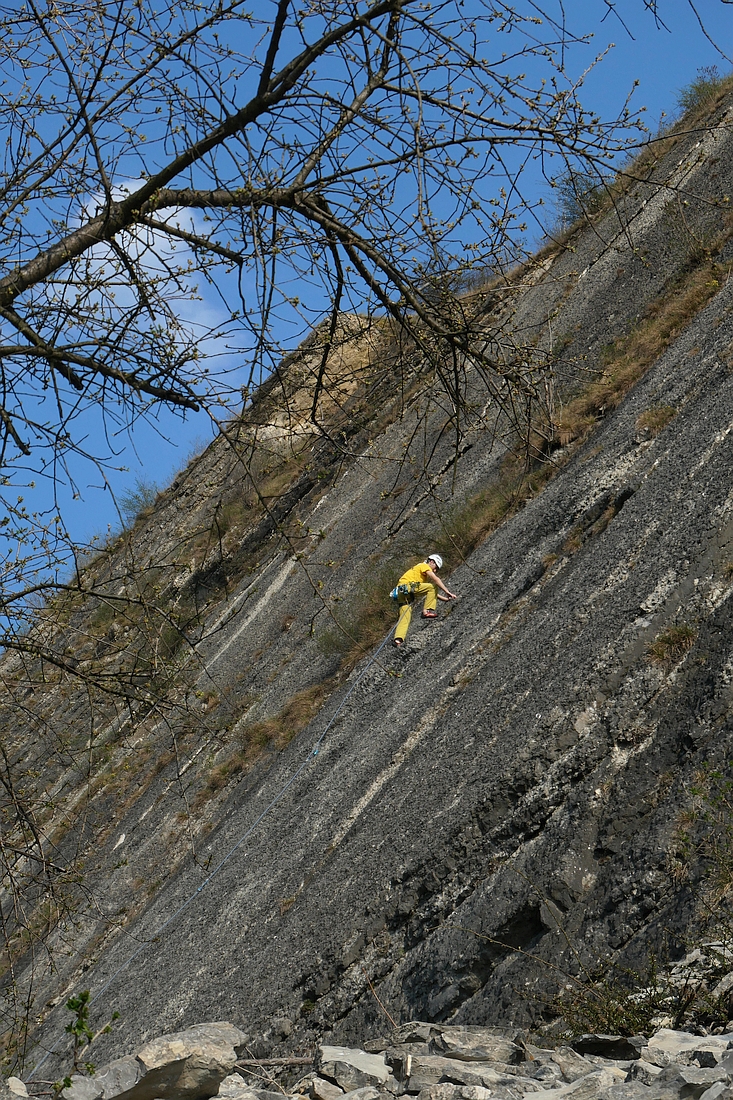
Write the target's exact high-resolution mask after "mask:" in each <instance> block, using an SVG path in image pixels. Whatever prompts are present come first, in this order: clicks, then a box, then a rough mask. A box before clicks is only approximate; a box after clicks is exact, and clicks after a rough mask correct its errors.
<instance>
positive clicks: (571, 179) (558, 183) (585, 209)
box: [551, 169, 610, 229]
mask: <svg viewBox="0 0 733 1100" xmlns="http://www.w3.org/2000/svg"><path fill="white" fill-rule="evenodd" d="M609 182H610V181H607V180H606V179H605V177H603V176H597V175H593V174H591V173H590V172H581V171H577V172H575V171H572V170H570V169H568V171H567V172H566V173H565V174H564V175H562V176H560V177H559V178H558V179H556V180H553V182H552V184H551V186H552V188H553V189H554V191H555V192H556V194H555V196H554V198H555V210H556V213H557V219H558V222H559V225H560V228H561V229H567V228H568V226H571V225H574V224H575V222H577V221H580V220H581V219H582V218H587V217H590V216H591V215H593V214H597V213H599V211H601V210H602V209H603V208H604V206H605V205H606V202H607V201H608V183H609Z"/></svg>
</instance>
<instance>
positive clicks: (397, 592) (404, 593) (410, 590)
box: [389, 581, 420, 601]
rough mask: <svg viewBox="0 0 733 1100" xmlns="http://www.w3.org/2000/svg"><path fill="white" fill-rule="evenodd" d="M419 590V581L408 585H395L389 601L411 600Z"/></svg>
mask: <svg viewBox="0 0 733 1100" xmlns="http://www.w3.org/2000/svg"><path fill="white" fill-rule="evenodd" d="M419 588H420V581H410V583H409V584H397V585H395V587H394V588H393V589H392V591H391V592H390V594H389V598H390V599H391V600H398V601H399V600H413V599H414V598H415V594H416V593H417V591H418V589H419Z"/></svg>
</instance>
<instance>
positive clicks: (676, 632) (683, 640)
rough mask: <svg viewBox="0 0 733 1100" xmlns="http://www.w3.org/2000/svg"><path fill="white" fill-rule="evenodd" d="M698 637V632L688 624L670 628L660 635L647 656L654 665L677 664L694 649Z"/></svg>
mask: <svg viewBox="0 0 733 1100" xmlns="http://www.w3.org/2000/svg"><path fill="white" fill-rule="evenodd" d="M696 637H697V631H696V630H695V629H694V628H693V627H691V626H688V624H687V623H679V624H678V625H677V626H670V627H669V629H668V630H664V631H662V633H661V634H658V635H657V637H656V638H655V639H654V641H653V642H652V643H651V645H650V646H648V647H647V654H648V656H649V658H650V660H651V661H652V662H653V663H654V664H657V665H674V664H677V662H678V661H681V660H682V658H683V657H684V655H685V654H686V653H687V651H688V650H690V649H692V646H693V645H694V642H695V638H696Z"/></svg>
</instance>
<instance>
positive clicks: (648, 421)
mask: <svg viewBox="0 0 733 1100" xmlns="http://www.w3.org/2000/svg"><path fill="white" fill-rule="evenodd" d="M676 415H677V410H676V409H675V408H673V407H672V405H657V406H655V407H654V408H651V409H646V411H645V412H643V413H642V414H641V416H640V417H639V418H638V420H637V421H636V426H637V428H639V430H640V431H643V432H648V433H649V435H650V436H652V437H654V436H656V435H659V433H660V432H661V431H662V429H663V428H666V427H667V425H668V424H669V422H670V420H673V419H674V417H675V416H676Z"/></svg>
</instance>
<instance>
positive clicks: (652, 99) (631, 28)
mask: <svg viewBox="0 0 733 1100" xmlns="http://www.w3.org/2000/svg"><path fill="white" fill-rule="evenodd" d="M551 2H552V3H554V4H555V10H556V11H557V16H558V18H560V17H561V10H562V9H564V12H565V18H566V20H567V23H568V24H569V25H570V26H571V27H574V28H575V29H577V30H582V31H583V32H592V34H593V38H592V40H591V42H590V43H589V44H588V45H583V46H576V47H574V48H573V49H572V51H571V52H569V54H568V57H567V59H566V65H567V69H568V72H569V73H570V74H571V76H578V75H579V74H580V73H582V72H583V71H584V70H585V69H586V68H587V67H588V66H589V65H590V64H591V63H592V61H593V59H594V57H595V56H596V55H597V54H599V53H601V52H602V51H604V50H605V49H606V48H607V47H608V46H609V45H610V44H611V43H613V44H614V45H613V48H612V49H610V51H609V52H608V54H607V56H606V57H605V58H604V59H603V61H602V62H601V63H600V64H599V65H598V66H597V67H596V68H595V69H593V71H592V72H591V73H590V74H589V75H588V77H587V79H586V82H585V90H584V92H583V93H582V96H581V98H582V100H583V102H584V104H585V105H586V106H587V107H590V108H592V109H594V110H595V111H597V112H598V113H600V114H601V115H603V116H615V115H616V114H618V112H619V109H620V107H621V106H622V105H623V102H624V100H625V98H626V96H627V94H628V93H629V91H630V90H631V88H632V86H633V84H634V81H637V80H638V81H639V86H638V88H637V89H636V90H635V92H634V96H633V101H632V102H633V103H634V104H635V105H636V106H637V107H641V106H642V105H643V106H645V107H646V112H645V116H644V118H645V121H646V124H647V126H648V127H649V129H650V130H651V131H653V132H654V131H656V129H657V127H658V124H659V121H660V117H661V115H662V113H663V112H666V113H667V115H668V116H669V115H670V114H673V113H674V111H675V102H676V96H677V93H678V91H679V90H680V89H681V88H682V87H683V86H684V85H686V84H688V83H689V82H690V81H691V80H693V79H694V78H695V75H696V73H697V70H698V69H699V68H700V67H702V66H710V65H717V67H718V69H719V71H720V72H721V74H726V73H728V72H729V71H730V70H731V69H733V62H732V61H729V60H728V58H727V57H726V56H724V54H725V53H727V54H728V55H729V56H730V55H732V54H733V4H727V3H724V2H723V0H696V3H695V7H696V9H697V12H698V14H699V15H700V17H701V19H702V22H703V24H704V28H705V29H704V30H703V28H702V27H701V26H700V22H699V21H698V18H697V16H696V14H695V11H694V10H693V8H692V6H691V4H690V3H689V2H688V0H659V14H660V17H661V18H662V19H663V20H664V22H665V23H666V27H667V28H668V29H665V28H664V27H661V26H658V25H657V24H656V23H655V20H654V17H653V15H652V13H651V12H650V11H648V10H645V5H644V0H618V3H617V5H616V6H617V10H618V12H619V14H620V15H621V16H622V18H623V19H624V21H625V22H626V24H627V27H628V30H627V29H625V28H624V27H623V26H622V24H621V22H620V21H619V19H618V18H616V16H615V15H614V14H612V13H611V12H610V11H609V10H608V8H607V6H606V3H605V2H604V0H564V3H563V4H562V5H561V3H560V0H551ZM470 7H471V0H467V2H466V4H465V6H464V8H463V10H464V11H469V10H470ZM604 13H605V16H606V17H605V19H604V18H603V15H604ZM629 32H630V33H629ZM705 32H707V34H708V35H709V37H706V33H705ZM531 187H532V188H534V189H535V191H536V192H537V193H540V194H543V195H544V196H545V198H546V200H547V201H549V202H551V201H552V199H551V193H550V192H549V189H548V188H547V185H546V183H545V182H544V181H543V180H541V179H540V178H539V177H538V178H537V179H536V180H534V181H532V184H531ZM196 308H197V309H200V310H201V311H202V312H205V311H207V310H216V309H217V308H218V307H217V303H216V301H215V300H214V299H213V297H210V296H209V295H207V296H206V297H205V299H204V301H203V302H202V303H201V304H200V306H197V307H196ZM101 431H102V429H101V425H100V424H99V423H97V424H94V423H93V422H92V421H91V420H90V421H89V432H90V447H92V448H93V447H94V445H95V443H96V440H95V436H98V437H100V438H101ZM211 435H212V426H211V422H210V420H209V418H208V417H207V415H206V414H205V413H200V414H190V413H189V414H187V415H186V416H185V418H183V419H181V417H180V416H179V415H174V414H172V413H168V412H166V411H162V412H161V413H160V418H159V421H158V423H157V430H156V427H154V426H151V425H149V424H146V423H144V422H139V424H138V426H137V428H136V429H135V431H134V434H133V437H132V440H131V441H130V440H129V439H128V438H127V435H126V433H121V434H120V435H118V436H115V435H114V428H113V429H112V437H111V441H112V444H113V446H114V449H115V450H117V451H118V452H119V453H118V454H117V456H116V457H115V458H114V460H113V461H112V463H111V465H110V468H108V470H107V471H106V476H107V479H108V483H109V485H108V487H107V488H105V487H104V484H103V482H104V479H103V478H102V477H101V476H99V475H98V474H96V473H95V472H94V471H93V470H91V469H89V468H84V467H82V466H78V467H77V469H76V476H77V490H78V494H79V495H78V499H72V498H71V494H70V493H66V492H63V493H62V499H61V503H62V506H63V510H64V517H65V520H66V523H67V525H68V527H69V529H70V531H71V532H72V534H73V535H74V536H75V537H77V538H78V539H80V540H86V539H88V538H89V537H90V536H91V535H92V534H94V533H95V532H98V533H101V534H103V533H105V532H106V530H107V528H108V525H111V526H112V527H113V528H114V527H115V526H116V525H117V524H118V514H117V510H116V508H115V505H114V502H113V500H112V494H111V493H110V491H109V486H111V487H112V488H113V490H114V492H115V493H117V494H118V495H119V494H121V493H124V491H125V489H126V488H129V487H131V486H134V484H135V482H136V481H138V480H143V481H145V482H149V483H150V482H155V483H157V484H158V485H160V486H163V485H165V484H167V483H168V482H169V481H170V480H171V478H172V476H173V475H174V473H175V471H176V470H178V469H180V468H181V467H182V466H183V465H184V464H185V462H186V460H187V459H188V457H189V456H190V454H191V453H192V451H194V450H196V449H198V448H200V447H202V446H204V445H205V444H206V442H207V441H208V440H209V439H210V438H211ZM115 466H119V467H125V469H122V470H116V469H114V467H115ZM43 495H44V490H43V489H42V488H41V487H40V486H39V488H38V489H37V490H36V491H35V492H31V493H29V495H28V503H29V506H30V507H37V506H38V504H40V500H41V497H42V496H43ZM36 498H37V499H36Z"/></svg>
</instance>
